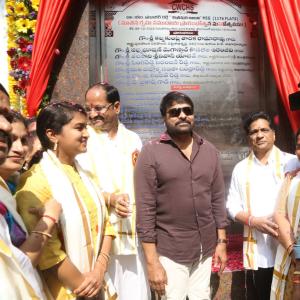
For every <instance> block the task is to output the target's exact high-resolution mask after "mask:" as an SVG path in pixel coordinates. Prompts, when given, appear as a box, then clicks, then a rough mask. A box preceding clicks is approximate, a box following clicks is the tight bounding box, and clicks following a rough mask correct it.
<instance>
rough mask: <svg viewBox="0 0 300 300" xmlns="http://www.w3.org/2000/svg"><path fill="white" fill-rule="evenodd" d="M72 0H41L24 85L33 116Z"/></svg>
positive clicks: (40, 98) (43, 89) (45, 86)
mask: <svg viewBox="0 0 300 300" xmlns="http://www.w3.org/2000/svg"><path fill="white" fill-rule="evenodd" d="M71 2H72V1H71V0H41V1H40V7H39V12H38V18H37V27H36V33H35V38H34V43H33V53H32V67H31V72H30V78H29V86H28V87H27V110H28V114H29V116H34V115H35V114H36V111H37V109H38V107H39V104H40V103H41V100H42V97H43V95H44V93H45V90H46V88H47V84H48V80H49V76H50V73H51V69H52V63H53V59H54V57H55V55H56V54H55V52H56V47H57V45H58V43H59V40H60V36H61V33H62V31H63V26H64V22H65V19H66V15H67V10H68V8H69V6H70V3H71Z"/></svg>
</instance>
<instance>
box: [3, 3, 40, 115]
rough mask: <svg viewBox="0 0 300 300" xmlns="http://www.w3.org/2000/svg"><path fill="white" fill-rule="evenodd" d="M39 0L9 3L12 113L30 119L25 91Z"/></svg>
mask: <svg viewBox="0 0 300 300" xmlns="http://www.w3.org/2000/svg"><path fill="white" fill-rule="evenodd" d="M39 2H40V0H6V12H7V15H6V21H7V37H8V47H7V49H8V51H7V54H8V66H9V76H8V85H9V86H8V92H9V95H10V103H11V106H12V108H13V109H15V110H18V111H20V112H21V113H23V114H24V115H27V105H26V87H27V85H28V81H29V74H30V69H31V55H32V44H33V39H34V33H35V27H36V18H37V12H38V7H39Z"/></svg>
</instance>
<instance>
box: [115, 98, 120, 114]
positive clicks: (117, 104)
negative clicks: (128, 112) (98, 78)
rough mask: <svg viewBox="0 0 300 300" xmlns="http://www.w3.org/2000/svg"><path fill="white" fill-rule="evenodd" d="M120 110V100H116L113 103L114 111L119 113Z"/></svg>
mask: <svg viewBox="0 0 300 300" xmlns="http://www.w3.org/2000/svg"><path fill="white" fill-rule="evenodd" d="M120 110H121V104H120V101H117V102H115V103H114V111H115V112H116V113H117V114H119V113H120Z"/></svg>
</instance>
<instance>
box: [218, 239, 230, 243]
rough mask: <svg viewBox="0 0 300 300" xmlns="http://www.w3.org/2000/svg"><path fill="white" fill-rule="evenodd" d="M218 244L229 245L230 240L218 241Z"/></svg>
mask: <svg viewBox="0 0 300 300" xmlns="http://www.w3.org/2000/svg"><path fill="white" fill-rule="evenodd" d="M217 243H218V244H228V240H227V239H217Z"/></svg>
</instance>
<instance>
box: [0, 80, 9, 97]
mask: <svg viewBox="0 0 300 300" xmlns="http://www.w3.org/2000/svg"><path fill="white" fill-rule="evenodd" d="M0 91H1V92H3V93H4V94H5V95H6V96H7V97H8V98H9V95H8V92H7V90H6V89H5V87H4V86H3V85H2V84H1V83H0Z"/></svg>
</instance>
